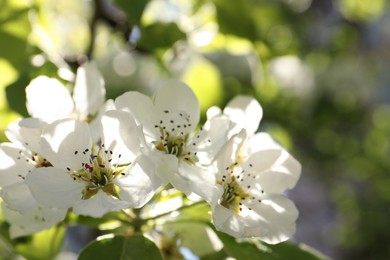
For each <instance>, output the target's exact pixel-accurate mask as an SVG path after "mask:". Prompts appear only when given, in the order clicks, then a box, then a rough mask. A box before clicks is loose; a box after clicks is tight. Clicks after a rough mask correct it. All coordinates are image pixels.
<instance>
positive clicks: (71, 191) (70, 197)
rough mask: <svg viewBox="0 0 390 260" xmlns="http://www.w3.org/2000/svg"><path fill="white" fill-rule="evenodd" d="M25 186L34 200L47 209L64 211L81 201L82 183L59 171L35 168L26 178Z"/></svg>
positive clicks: (49, 168)
mask: <svg viewBox="0 0 390 260" xmlns="http://www.w3.org/2000/svg"><path fill="white" fill-rule="evenodd" d="M26 184H27V185H28V187H29V188H30V190H31V193H32V195H33V196H34V197H35V199H36V200H37V201H38V202H39V203H41V204H43V205H45V206H48V207H53V208H59V209H66V208H69V207H72V205H73V204H74V203H75V202H77V201H79V200H81V197H82V189H83V188H84V186H85V185H84V184H83V183H79V182H77V181H74V180H73V179H72V178H71V176H70V175H69V174H68V173H67V172H66V171H63V170H61V169H57V168H54V167H48V168H37V169H35V170H33V171H32V172H30V173H29V174H28V175H27V177H26Z"/></svg>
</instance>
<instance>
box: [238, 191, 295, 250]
mask: <svg viewBox="0 0 390 260" xmlns="http://www.w3.org/2000/svg"><path fill="white" fill-rule="evenodd" d="M251 208H252V212H253V215H252V216H251V217H253V218H254V219H255V221H254V222H253V224H252V225H248V227H246V228H245V231H244V233H243V235H242V236H243V237H258V238H260V239H261V240H263V241H264V242H266V243H269V244H276V243H280V242H283V241H285V240H287V239H289V238H290V237H291V236H292V235H293V234H294V233H295V221H296V219H297V218H298V210H297V208H296V207H295V205H294V203H293V202H292V201H291V200H289V199H287V198H286V197H284V196H283V195H278V194H272V195H269V196H268V198H266V199H265V200H262V203H257V204H255V205H253V206H251Z"/></svg>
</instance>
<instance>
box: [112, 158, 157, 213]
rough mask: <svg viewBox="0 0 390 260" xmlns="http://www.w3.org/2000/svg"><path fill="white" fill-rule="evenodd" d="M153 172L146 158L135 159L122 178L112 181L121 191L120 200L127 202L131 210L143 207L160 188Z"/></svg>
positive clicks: (153, 169) (149, 161) (150, 162)
mask: <svg viewBox="0 0 390 260" xmlns="http://www.w3.org/2000/svg"><path fill="white" fill-rule="evenodd" d="M154 171H155V167H154V164H153V162H152V161H151V160H150V159H149V158H148V157H146V156H140V157H139V158H137V161H136V162H135V163H134V165H132V166H131V167H129V168H128V171H127V172H126V173H125V175H124V176H118V177H117V178H116V179H115V180H114V183H115V184H116V185H118V186H119V187H120V189H121V191H120V194H119V197H120V198H121V200H123V201H127V202H128V203H129V207H131V208H139V207H142V206H143V205H145V203H147V202H148V201H149V200H150V199H151V197H152V196H153V194H154V190H155V189H156V188H158V187H159V186H160V182H159V179H157V178H156V176H155V173H154Z"/></svg>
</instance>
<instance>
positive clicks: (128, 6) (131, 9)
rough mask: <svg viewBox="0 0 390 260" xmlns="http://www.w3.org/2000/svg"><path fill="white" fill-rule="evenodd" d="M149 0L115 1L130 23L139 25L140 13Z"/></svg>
mask: <svg viewBox="0 0 390 260" xmlns="http://www.w3.org/2000/svg"><path fill="white" fill-rule="evenodd" d="M149 1H150V0H115V3H116V4H117V5H118V6H119V7H120V8H121V9H122V10H123V11H124V12H125V13H126V14H127V16H128V19H129V21H130V23H131V25H135V24H137V25H139V24H140V20H141V17H142V13H143V12H144V9H145V7H146V5H147V4H148V3H149Z"/></svg>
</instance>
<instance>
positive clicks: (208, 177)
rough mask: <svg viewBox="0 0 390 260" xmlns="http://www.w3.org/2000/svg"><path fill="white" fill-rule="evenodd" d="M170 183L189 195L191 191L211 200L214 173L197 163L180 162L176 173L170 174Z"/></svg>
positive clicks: (206, 199)
mask: <svg viewBox="0 0 390 260" xmlns="http://www.w3.org/2000/svg"><path fill="white" fill-rule="evenodd" d="M171 183H172V185H173V186H174V187H175V188H176V189H178V190H180V191H182V192H183V193H184V194H186V195H187V197H188V196H190V195H191V194H192V193H195V194H196V195H198V196H200V197H202V198H203V199H204V200H205V201H207V202H209V201H211V198H212V195H213V190H214V186H215V175H214V174H212V172H210V171H208V169H207V168H203V167H201V166H199V165H195V164H190V163H186V162H180V164H179V169H178V174H174V175H172V176H171Z"/></svg>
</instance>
